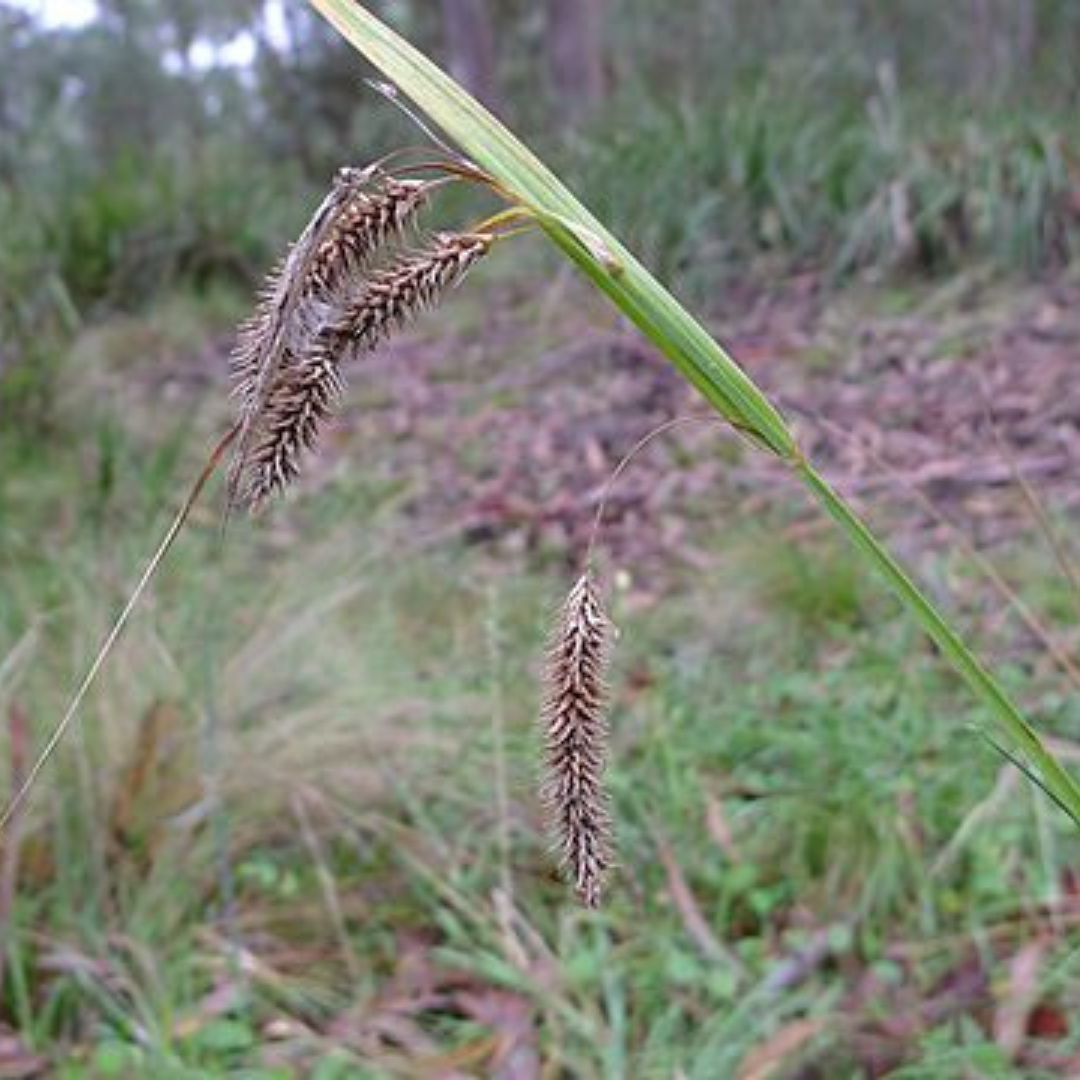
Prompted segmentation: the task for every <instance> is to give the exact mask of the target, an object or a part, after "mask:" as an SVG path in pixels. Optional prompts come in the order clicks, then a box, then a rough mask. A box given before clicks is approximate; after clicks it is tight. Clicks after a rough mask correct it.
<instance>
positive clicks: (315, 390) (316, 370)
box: [240, 349, 345, 509]
mask: <svg viewBox="0 0 1080 1080" xmlns="http://www.w3.org/2000/svg"><path fill="white" fill-rule="evenodd" d="M344 392H345V382H344V379H343V377H342V375H341V371H340V369H339V367H338V364H337V361H336V359H335V358H334V357H333V356H332V355H329V354H328V353H326V352H324V351H320V350H319V349H312V350H311V352H310V353H309V354H308V355H307V356H306V357H304V358H303V359H302V360H297V359H296V358H294V357H289V358H288V359H287V362H286V363H285V364H283V365H282V367H281V369H280V370H279V372H278V376H277V379H276V381H275V383H274V385H273V387H271V390H270V393H269V394H268V395H267V398H266V403H265V406H264V408H263V411H262V415H261V416H260V418H259V425H258V429H257V432H256V436H255V440H254V443H253V445H252V448H251V451H250V453H249V454H248V456H247V460H246V462H245V465H244V473H243V477H242V478H241V482H240V500H241V502H243V503H244V504H245V505H247V506H249V507H251V508H252V509H258V508H259V507H261V506H262V505H264V504H265V503H266V501H267V500H268V499H270V498H271V497H272V496H274V495H276V494H279V493H280V492H282V491H283V490H284V489H285V488H286V487H288V485H289V484H290V483H291V482H292V481H293V480H295V479H296V478H297V476H299V474H300V464H301V460H302V458H303V456H304V455H305V454H306V453H309V452H310V451H313V450H314V449H315V447H316V446H317V444H318V440H319V437H320V435H321V434H322V432H323V430H324V428H325V427H326V424H327V422H328V421H329V419H330V417H331V415H332V414H333V412H334V410H335V408H336V407H337V404H338V402H339V400H340V399H341V397H342V396H343V394H344Z"/></svg>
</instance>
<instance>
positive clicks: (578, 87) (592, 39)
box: [547, 0, 607, 123]
mask: <svg viewBox="0 0 1080 1080" xmlns="http://www.w3.org/2000/svg"><path fill="white" fill-rule="evenodd" d="M603 25H604V0H548V5H547V53H548V68H549V70H550V75H551V82H552V86H553V87H554V89H555V95H556V99H557V100H558V103H559V107H560V110H561V112H562V118H563V120H564V121H565V122H567V123H577V122H579V121H581V120H582V119H584V117H586V116H587V115H588V114H589V112H590V111H591V110H592V109H593V108H594V107H595V106H596V105H597V103H598V102H599V101H600V100H601V99H602V98H603V96H604V92H605V90H606V83H607V80H606V78H605V72H604V51H603Z"/></svg>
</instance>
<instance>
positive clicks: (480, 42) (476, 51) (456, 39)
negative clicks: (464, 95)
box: [442, 0, 496, 105]
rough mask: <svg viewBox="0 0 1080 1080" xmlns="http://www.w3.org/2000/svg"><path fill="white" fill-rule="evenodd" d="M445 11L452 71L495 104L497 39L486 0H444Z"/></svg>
mask: <svg viewBox="0 0 1080 1080" xmlns="http://www.w3.org/2000/svg"><path fill="white" fill-rule="evenodd" d="M442 12H443V36H444V38H445V40H446V52H447V58H448V63H449V67H450V74H451V75H453V76H454V78H455V79H457V81H458V82H459V83H461V84H462V85H463V86H464V87H465V88H466V89H467V90H468V91H469V92H470V93H471V94H473V95H474V96H475V97H477V98H479V99H480V100H481V101H482V102H483V103H484V104H485V105H495V104H496V93H495V39H494V35H493V34H492V30H491V18H490V13H489V12H488V11H487V4H486V3H485V0H442Z"/></svg>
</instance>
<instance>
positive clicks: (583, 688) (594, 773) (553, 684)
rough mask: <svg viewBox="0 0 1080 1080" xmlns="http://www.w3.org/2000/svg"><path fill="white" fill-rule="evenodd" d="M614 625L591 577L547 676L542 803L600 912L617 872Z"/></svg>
mask: <svg viewBox="0 0 1080 1080" xmlns="http://www.w3.org/2000/svg"><path fill="white" fill-rule="evenodd" d="M611 632H612V625H611V623H610V621H609V620H608V617H607V615H605V613H604V609H603V607H602V605H601V603H600V598H599V596H598V594H597V591H596V588H595V586H594V585H593V581H592V578H591V576H590V574H589V573H588V572H586V573H585V574H583V575H582V576H581V577H580V578H579V579H578V581H577V583H576V584H575V585H574V587H573V588H572V589H571V590H570V594H569V596H567V598H566V601H565V603H564V604H563V606H562V610H561V611H560V613H559V619H558V622H557V624H556V627H555V632H554V635H553V638H552V641H551V646H550V651H549V655H548V662H547V667H546V670H545V674H544V690H545V700H544V704H543V708H542V711H541V722H542V725H543V730H544V765H545V775H544V779H543V783H542V787H541V798H542V800H543V803H544V807H545V809H546V811H547V815H548V819H549V823H550V827H551V830H552V832H553V833H554V836H555V840H556V844H557V848H558V851H559V853H560V856H561V860H562V865H563V868H564V870H565V872H566V873H567V875H568V876H569V877H570V879H571V880H572V881H573V884H574V889H575V891H576V892H577V894H578V896H579V897H580V899H581V901H582V902H583V903H584V904H585V905H586V906H588V907H598V906H599V904H600V897H601V893H602V891H603V885H604V878H605V877H606V874H607V871H608V870H609V869H610V868H611V865H612V837H611V815H610V812H609V810H608V799H607V795H606V793H605V791H604V788H603V773H604V766H605V763H606V759H607V739H608V723H607V715H606V712H607V686H606V683H605V677H606V670H607V664H608V658H609V652H610V644H611Z"/></svg>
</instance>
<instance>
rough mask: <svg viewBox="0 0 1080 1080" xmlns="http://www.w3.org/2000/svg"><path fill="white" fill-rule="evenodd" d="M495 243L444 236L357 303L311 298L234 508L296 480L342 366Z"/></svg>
mask: <svg viewBox="0 0 1080 1080" xmlns="http://www.w3.org/2000/svg"><path fill="white" fill-rule="evenodd" d="M491 243H492V240H491V237H489V236H487V235H471V234H464V235H458V234H454V233H445V234H441V235H439V236H437V237H436V238H435V239H434V240H433V242H432V246H431V247H430V248H429V249H427V250H425V251H420V252H415V253H413V254H410V255H407V256H403V257H401V258H400V259H399V260H398V261H397V262H395V263H391V264H390V265H389V266H387V267H386V268H385V269H381V270H379V271H377V272H375V273H373V274H372V275H371V277H370V278H369V280H368V282H367V283H366V285H365V286H364V287H363V288H362V289H361V291H360V293H359V295H358V296H357V297H355V298H354V299H352V300H349V301H346V302H344V303H342V302H339V301H333V300H327V301H324V300H315V299H311V300H309V301H308V302H306V304H305V305H303V306H302V307H301V309H300V311H299V315H298V318H299V319H300V320H301V326H300V328H299V329H298V330H297V331H296V332H295V334H294V338H295V339H296V340H295V341H294V343H293V344H291V345H290V348H289V349H288V350H287V351H286V355H285V358H284V359H283V361H282V363H281V364H280V365H279V368H278V370H277V372H276V374H275V377H274V382H273V384H272V385H271V386H270V388H269V390H268V392H267V393H266V394H265V396H264V398H263V400H262V404H261V406H260V409H259V414H258V417H257V420H256V423H255V425H254V428H253V431H254V434H253V438H252V440H251V448H250V450H249V452H248V453H247V454H246V455H245V457H244V459H243V468H242V470H241V473H240V475H239V477H238V481H237V485H236V500H237V502H239V503H241V504H243V505H246V506H248V507H250V508H252V509H256V508H258V507H259V506H261V505H262V504H264V503H265V502H266V501H267V499H269V498H270V497H271V496H273V495H274V494H276V493H279V492H281V491H283V490H284V489H285V488H286V487H288V485H289V484H290V483H291V482H292V481H293V480H295V479H296V478H297V476H299V474H300V464H301V460H302V458H303V456H304V454H305V452H307V451H310V450H313V449H314V448H315V446H316V444H317V442H318V439H319V436H320V435H321V433H322V430H323V428H324V427H325V426H326V423H327V421H328V420H329V418H330V417H331V415H332V414H333V412H334V409H335V407H336V405H337V402H338V399H339V398H340V397H341V394H342V392H343V389H344V380H343V377H342V374H341V368H342V365H343V363H344V362H345V361H346V360H348V359H350V358H353V357H355V356H357V355H358V354H359V353H362V352H365V351H367V350H369V349H371V348H372V347H374V346H375V345H377V344H378V343H379V342H380V341H381V340H383V339H384V338H386V337H387V336H388V335H390V334H391V333H392V332H393V331H394V330H395V329H397V328H398V327H400V326H402V325H403V324H404V323H406V322H407V321H408V320H409V319H410V318H411V317H412V316H413V315H415V314H417V313H419V312H421V311H423V310H425V309H426V308H429V307H431V306H433V305H434V304H435V303H437V301H438V300H439V298H440V297H441V296H442V295H443V294H444V293H445V292H446V290H447V289H449V288H451V287H452V286H453V285H455V284H456V283H457V282H459V281H460V280H461V278H462V277H463V276H464V275H465V274H466V273H467V272H468V270H469V269H470V267H472V266H473V265H474V264H475V262H476V260H477V259H479V258H480V257H481V256H482V255H483V254H484V253H485V252H486V251H487V250H488V248H489V247H490V246H491ZM312 325H315V326H317V327H318V329H314V330H313V329H312V328H311V327H312Z"/></svg>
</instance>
